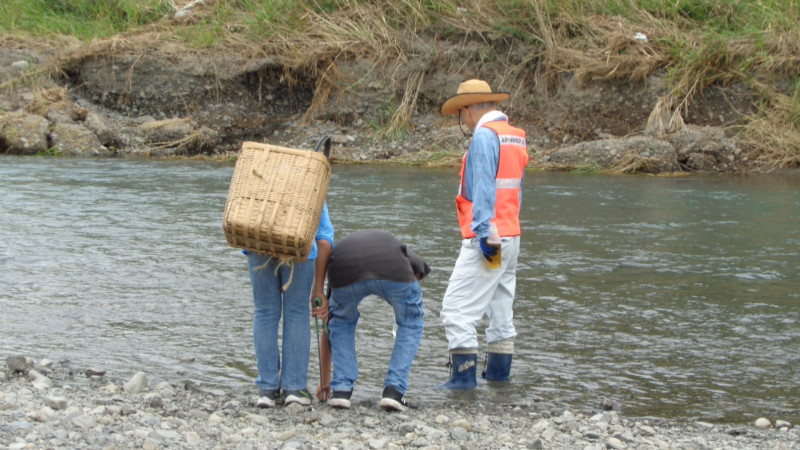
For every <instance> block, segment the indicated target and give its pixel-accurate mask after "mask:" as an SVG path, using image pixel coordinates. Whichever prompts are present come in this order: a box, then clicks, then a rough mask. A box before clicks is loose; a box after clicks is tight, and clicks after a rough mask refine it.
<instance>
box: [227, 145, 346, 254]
mask: <svg viewBox="0 0 800 450" xmlns="http://www.w3.org/2000/svg"><path fill="white" fill-rule="evenodd" d="M323 144H324V145H325V151H324V153H323V152H317V151H313V152H312V151H307V150H297V149H292V148H286V147H278V146H274V145H269V144H259V143H256V142H245V143H244V144H243V145H242V150H241V151H240V152H239V157H238V159H237V161H236V166H235V167H234V170H233V177H232V178H231V185H230V188H229V189H228V199H227V201H226V202H225V215H224V218H223V220H222V229H223V231H224V232H225V238H226V239H227V241H228V244H229V245H230V246H232V247H236V248H242V249H245V250H249V251H253V252H256V253H261V254H266V255H273V256H277V257H279V258H282V259H290V260H295V261H305V260H307V259H308V255H309V253H310V252H311V248H312V246H313V243H314V237H315V235H316V232H317V227H318V225H319V220H320V216H321V215H322V208H323V205H324V204H325V196H326V195H327V194H328V184H329V182H330V175H331V166H330V164H329V163H328V157H327V155H328V153H329V152H330V139H329V138H327V137H325V138H323V139H322V140H320V143H319V144H317V150H319V148H320V147H321V146H322V145H323Z"/></svg>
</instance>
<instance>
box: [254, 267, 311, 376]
mask: <svg viewBox="0 0 800 450" xmlns="http://www.w3.org/2000/svg"><path fill="white" fill-rule="evenodd" d="M277 263H278V261H277V259H275V258H270V257H268V256H262V255H258V254H255V253H248V254H247V268H248V272H249V273H250V283H251V284H252V286H253V304H254V306H255V311H254V314H253V344H254V346H255V352H256V363H257V365H258V378H256V385H257V386H258V388H259V390H261V391H267V390H276V389H284V390H287V391H295V390H299V389H306V388H307V382H308V361H309V356H310V354H311V325H310V317H311V310H310V308H311V306H310V303H309V301H310V300H309V299H310V297H311V285H312V284H313V282H314V260H308V261H305V262H302V263H295V264H294V273H292V267H291V266H287V265H284V266H280V267H278V268H277V271H276V267H277ZM290 276H291V277H292V282H291V284H290V285H289V287H288V289H287V290H286V292H281V287H282V286H283V285H284V284H285V283H286V282H287V281H289V277H290ZM281 315H283V334H282V349H281V352H280V353H279V352H278V328H279V325H280V322H281ZM281 354H282V355H283V367H282V370H281Z"/></svg>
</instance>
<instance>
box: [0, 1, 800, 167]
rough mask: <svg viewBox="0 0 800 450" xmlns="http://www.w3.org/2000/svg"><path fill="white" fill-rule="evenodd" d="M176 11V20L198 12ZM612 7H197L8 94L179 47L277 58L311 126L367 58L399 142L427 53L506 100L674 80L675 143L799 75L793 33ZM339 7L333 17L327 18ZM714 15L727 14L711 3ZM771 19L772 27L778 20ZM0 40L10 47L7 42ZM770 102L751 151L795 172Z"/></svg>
mask: <svg viewBox="0 0 800 450" xmlns="http://www.w3.org/2000/svg"><path fill="white" fill-rule="evenodd" d="M171 3H172V6H173V8H174V10H175V11H178V10H180V9H181V8H184V7H186V6H187V5H189V4H192V3H193V2H192V0H171ZM277 3H280V2H277ZM607 3H613V1H607V2H580V1H577V0H564V1H563V2H554V1H552V0H521V1H517V2H512V1H505V2H491V1H488V0H478V1H473V2H464V1H460V0H439V1H435V2H420V1H415V0H371V1H367V0H337V1H335V2H332V1H322V0H307V1H305V2H303V3H296V4H294V3H287V4H286V5H293V6H286V8H288V9H289V10H290V11H289V13H288V14H286V15H285V20H274V21H271V22H270V21H265V20H266V19H265V20H261V21H254V20H252V19H251V17H250V16H251V15H252V14H253V11H249V10H244V9H242V8H241V7H240V6H237V5H243V4H247V2H246V1H244V0H242V1H234V0H205V1H204V2H203V3H197V4H194V6H193V9H192V11H193V14H192V15H190V16H189V17H187V18H184V19H175V18H167V19H165V20H163V21H161V22H157V23H153V24H149V25H147V26H145V27H143V28H139V29H135V30H131V31H127V32H124V33H121V34H120V35H118V36H115V37H113V38H109V39H102V40H95V41H91V42H88V43H87V42H84V43H79V42H77V41H75V40H74V39H73V40H72V41H70V40H69V38H63V40H62V41H61V42H58V43H55V42H54V43H53V44H54V45H57V46H58V48H59V49H60V51H59V52H58V56H57V57H56V58H54V59H53V60H52V62H51V64H50V65H49V66H48V67H46V68H42V69H40V70H38V71H36V72H33V73H29V74H27V75H26V77H27V79H19V80H13V81H11V82H6V83H4V84H2V85H0V89H6V88H9V87H13V86H14V85H16V84H18V83H21V82H22V83H24V82H30V80H31V79H34V78H35V77H38V76H46V75H51V74H53V73H57V72H58V71H59V70H63V69H64V68H66V67H70V66H74V65H76V64H78V63H79V62H80V61H82V60H83V59H85V58H88V57H96V56H111V55H113V54H116V53H120V52H133V53H139V54H143V53H145V52H147V51H150V50H152V49H155V48H159V50H161V51H163V49H164V48H166V47H167V46H170V45H171V46H173V47H174V49H175V51H181V52H188V51H198V52H200V51H203V52H215V51H216V52H227V53H236V54H240V55H243V56H244V57H245V58H251V59H253V60H256V59H260V58H266V57H269V58H272V59H274V60H276V61H277V62H278V63H279V64H280V65H282V66H283V67H284V74H283V76H284V79H285V81H286V82H287V83H289V84H290V85H292V84H296V83H301V82H308V80H311V82H313V83H314V86H312V87H313V90H314V98H313V100H312V103H311V106H310V108H308V110H307V111H306V112H305V116H304V117H305V119H306V120H310V119H312V118H313V117H315V115H316V114H317V112H318V111H319V110H320V109H321V108H322V107H323V106H324V105H325V104H327V103H328V102H329V101H330V99H331V95H333V93H334V92H340V93H341V92H347V90H348V89H350V88H355V87H351V86H341V85H340V83H341V82H342V81H341V80H340V76H339V75H340V71H339V65H340V64H341V63H342V62H343V61H345V60H352V59H361V60H369V61H371V62H372V64H373V65H374V67H375V68H377V67H380V68H382V69H384V70H385V71H387V72H388V73H389V74H390V75H389V77H390V81H389V82H387V85H389V86H391V87H392V88H393V89H394V97H395V98H396V100H397V103H398V107H397V108H396V109H395V110H394V115H393V117H392V118H391V120H389V121H387V123H386V124H385V129H384V130H382V133H383V134H384V135H385V136H391V135H396V134H397V133H398V132H399V131H401V130H402V129H403V128H404V127H408V126H409V121H410V117H411V114H412V113H413V110H414V108H415V107H416V105H417V99H418V97H419V92H420V89H421V86H422V83H424V81H425V70H422V71H419V70H412V71H408V70H406V65H407V64H408V62H409V61H410V60H411V58H412V57H414V56H415V55H416V54H417V53H418V52H420V51H423V52H424V51H428V52H431V53H432V54H433V56H432V57H430V59H431V60H434V61H447V62H448V63H450V64H452V70H454V71H458V70H464V71H468V70H475V69H474V67H476V66H480V67H485V70H491V71H492V78H493V79H496V80H500V83H499V84H500V86H499V87H502V88H504V89H507V90H510V91H512V92H514V91H515V90H521V89H524V88H525V86H528V85H529V84H530V83H531V82H533V81H537V82H538V81H544V84H545V85H547V84H548V82H551V83H552V82H554V81H555V80H557V79H560V77H561V75H563V74H572V75H574V77H575V78H574V79H575V80H576V81H577V82H587V81H591V80H631V81H640V80H644V79H646V78H647V77H648V76H649V75H650V74H652V73H653V72H654V71H666V73H667V74H668V81H669V83H670V87H671V89H670V91H669V92H668V93H667V94H666V95H664V96H663V97H662V98H661V99H659V101H658V102H657V106H656V107H655V109H654V110H653V111H652V114H651V116H650V120H649V128H650V129H653V130H656V131H657V132H671V131H676V130H679V129H681V128H682V127H683V126H684V123H683V120H684V119H683V118H684V117H686V114H687V112H689V111H690V110H691V108H692V107H693V105H694V103H693V102H694V100H695V98H697V96H698V94H700V93H702V92H703V91H704V90H705V89H707V88H708V87H709V86H712V85H725V84H730V83H735V82H745V83H751V84H753V85H755V84H757V83H762V84H767V85H768V84H770V83H771V80H772V79H774V78H777V77H785V78H789V79H792V78H795V79H796V77H797V74H798V73H800V56H798V55H800V31H798V29H797V27H794V29H791V28H786V27H784V28H781V26H778V25H775V26H772V25H770V26H768V27H764V26H762V24H760V23H754V24H751V26H754V27H755V28H757V29H759V30H761V31H759V32H740V33H738V34H735V33H734V34H730V35H726V34H723V33H720V32H716V31H714V30H711V32H710V31H709V30H708V29H704V28H702V24H700V23H699V22H696V21H692V20H691V19H689V18H687V17H683V16H670V15H669V14H667V12H669V11H667V9H668V8H669V7H671V6H670V5H672V4H671V3H669V2H664V3H663V5H664V11H662V12H663V14H659V12H658V11H655V12H654V11H653V10H652V9H651V10H649V11H648V10H647V9H645V8H644V7H642V6H641V5H640V2H636V1H631V2H627V1H626V2H617V4H618V5H624V8H625V11H626V14H625V16H624V17H623V16H620V15H611V14H607V13H606V12H605V11H603V9H602V6H603V5H605V4H607ZM254 4H259V5H267V4H270V3H269V2H267V3H260V2H254ZM332 4H335V7H334V8H332V9H331V8H330V7H329V8H327V9H326V8H325V7H324V6H326V5H327V6H330V5H332ZM500 4H502V5H503V6H504V7H506V8H515V9H513V10H503V8H501V7H498V5H500ZM705 4H707V5H713V3H711V2H705ZM760 7H764V6H763V5H762V6H760ZM237 8H238V9H237ZM753 8H755V6H753ZM578 10H580V11H581V13H577V12H576V11H578ZM584 11H585V12H584ZM708 14H709V15H711V16H714V15H720V16H725V15H726V14H731V13H730V11H728V10H726V9H725V8H723V7H722V6H716V7H714V8H712V9H711V10H709V11H708ZM712 19H713V17H712ZM775 19H776V21H775V23H776V24H777V23H778V21H777V19H780V18H775ZM730 20H731V21H734V20H739V18H738V17H731V18H730ZM203 33H206V34H207V36H206V38H205V39H201V41H202V42H205V43H206V44H203V45H204V46H205V47H204V48H202V49H201V48H200V47H194V46H193V44H192V43H191V41H190V38H191V37H194V38H197V37H198V36H200V35H202V34H203ZM635 33H643V34H644V35H646V36H647V38H648V39H647V41H644V40H639V39H635V38H634V35H635ZM443 36H444V37H446V41H444V42H459V41H460V42H471V43H475V42H478V43H482V44H483V47H484V48H485V49H487V50H486V51H487V52H491V51H497V50H498V49H500V50H502V49H506V48H510V47H513V46H521V45H524V46H525V48H527V49H528V51H527V54H526V56H525V57H524V59H523V60H522V61H521V62H515V63H513V64H512V63H510V62H509V61H508V60H506V59H504V56H503V55H502V54H496V55H494V56H493V57H494V58H495V59H494V61H493V63H492V64H491V67H488V65H489V63H487V60H486V57H484V56H480V55H476V56H474V57H472V58H471V59H470V58H467V59H465V60H448V59H447V58H449V55H448V54H447V53H446V52H447V51H448V50H449V49H448V48H446V44H445V46H442V47H437V45H438V44H436V42H437V39H439V38H440V37H443ZM0 39H1V40H2V41H4V42H3V43H9V40H10V39H13V38H11V37H8V36H3V37H0ZM432 41H433V43H432ZM201 47H202V45H201ZM193 49H196V50H193ZM420 49H422V50H420ZM417 56H418V55H417ZM459 64H460V65H459ZM386 69H388V70H386ZM301 78H302V80H301ZM534 78H538V79H539V80H534ZM772 91H774V89H772V90H768V89H763V90H762V92H763V93H764V98H765V101H764V102H763V104H762V106H761V109H760V110H759V114H758V115H757V116H755V117H747V118H745V120H746V122H747V123H746V131H747V132H746V134H745V136H744V137H743V140H744V141H745V142H746V143H747V144H749V145H751V146H752V147H753V148H754V149H755V150H754V152H753V155H754V157H756V158H758V159H759V160H763V161H767V160H769V161H774V162H775V163H776V164H777V165H780V166H786V165H797V164H798V159H799V158H800V156H799V155H800V150H798V148H800V147H798V145H797V144H798V138H797V136H798V134H800V131H799V129H800V124H798V121H797V120H796V118H795V117H796V115H795V114H796V111H795V110H794V108H793V105H792V102H795V104H796V101H797V99H796V96H795V97H792V96H787V94H786V93H783V94H776V93H773V92H772Z"/></svg>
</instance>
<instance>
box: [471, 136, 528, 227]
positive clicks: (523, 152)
mask: <svg viewBox="0 0 800 450" xmlns="http://www.w3.org/2000/svg"><path fill="white" fill-rule="evenodd" d="M483 126H484V127H486V128H489V129H490V130H492V131H494V132H495V133H496V134H497V138H498V140H499V141H500V158H499V163H498V167H497V176H496V178H495V186H496V188H497V189H496V191H495V204H494V218H493V219H492V222H494V223H495V225H497V232H498V234H500V236H506V237H509V236H519V235H520V232H521V228H520V225H519V210H520V192H521V190H522V177H523V174H524V173H525V166H526V165H527V164H528V146H527V144H526V142H525V131H524V130H522V129H520V128H516V127H512V126H511V125H509V124H508V122H506V121H504V120H499V121H493V122H488V123H486V124H484V125H483ZM468 156H469V151H467V153H466V154H465V155H464V158H462V160H461V172H460V176H461V184H459V189H458V196H457V197H456V209H457V210H458V223H459V225H460V227H461V236H463V237H464V238H465V239H467V238H473V237H475V233H474V232H473V231H472V202H471V201H470V200H467V199H466V198H465V197H464V196H463V195H461V185H463V183H464V171H465V170H466V165H467V157H468Z"/></svg>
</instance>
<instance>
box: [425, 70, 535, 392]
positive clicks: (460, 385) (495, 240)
mask: <svg viewBox="0 0 800 450" xmlns="http://www.w3.org/2000/svg"><path fill="white" fill-rule="evenodd" d="M509 96H510V94H509V93H507V92H494V91H492V89H491V87H490V86H489V83H487V82H486V81H483V80H474V79H473V80H467V81H464V82H463V83H461V84H460V85H459V86H458V91H457V92H456V95H454V96H452V97H450V98H448V99H447V100H446V101H445V102H444V104H442V114H443V115H445V116H450V115H456V114H458V118H459V126H460V124H461V122H462V121H463V122H464V123H465V124H466V125H467V127H468V128H469V129H470V130H471V131H472V139H471V141H470V144H469V149H468V150H467V152H466V153H465V154H464V157H463V159H462V161H461V172H460V176H461V184H460V185H459V190H458V195H457V196H456V209H457V213H458V222H459V226H460V229H461V236H462V238H463V240H462V242H461V250H460V252H459V255H458V259H457V260H456V264H455V267H454V268H453V273H452V274H451V275H450V281H449V283H448V286H447V291H446V292H445V294H444V299H443V300H442V310H441V318H442V322H443V323H444V327H445V334H446V336H447V342H448V350H449V352H450V363H451V366H452V370H451V374H450V379H449V380H448V381H447V382H445V383H444V384H443V385H441V386H440V387H442V388H445V389H473V388H475V387H476V386H477V380H476V372H477V355H478V337H477V332H476V330H475V326H476V325H477V324H478V323H479V322H480V320H481V319H482V318H483V315H484V314H487V315H488V317H489V327H488V328H487V329H486V341H487V343H488V346H487V355H486V361H485V365H484V368H485V369H484V371H483V377H484V378H485V379H487V380H489V381H508V380H509V376H510V372H511V359H512V356H513V354H514V338H515V337H516V335H517V333H516V330H515V329H514V322H513V317H514V316H513V309H512V305H513V303H514V291H515V288H516V269H517V257H518V255H519V244H520V231H521V229H520V223H519V212H520V205H521V203H522V181H523V178H524V173H525V166H526V165H527V163H528V151H527V145H526V142H525V131H524V130H521V129H519V128H516V127H513V126H511V125H510V124H509V123H508V116H506V115H505V114H503V113H502V112H500V111H498V110H497V109H496V107H497V104H498V103H501V102H503V101H505V100H507V99H508V98H509ZM498 259H499V261H497V260H498ZM498 262H499V267H496V266H498Z"/></svg>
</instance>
